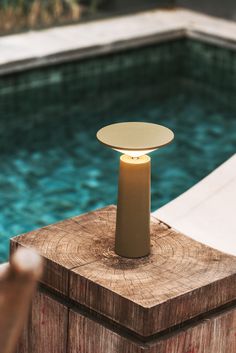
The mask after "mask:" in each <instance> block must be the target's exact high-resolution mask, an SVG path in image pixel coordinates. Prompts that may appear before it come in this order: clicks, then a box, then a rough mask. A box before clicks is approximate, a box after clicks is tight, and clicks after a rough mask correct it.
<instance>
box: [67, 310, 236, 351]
mask: <svg viewBox="0 0 236 353" xmlns="http://www.w3.org/2000/svg"><path fill="white" fill-rule="evenodd" d="M69 318H70V319H69V333H68V353H94V352H96V353H235V352H236V308H234V309H233V310H230V311H226V312H224V313H222V314H218V315H215V316H212V317H210V318H207V319H204V320H201V321H200V322H199V323H195V324H194V325H191V326H189V327H188V328H185V329H184V330H182V331H179V332H178V333H172V334H169V335H166V337H164V338H159V339H156V340H153V341H152V342H150V343H144V344H140V343H139V344H138V343H137V342H134V341H132V340H129V339H128V338H126V337H123V336H121V335H118V334H117V333H114V332H112V331H111V330H109V329H108V328H106V327H104V326H101V325H99V324H98V323H96V322H94V321H92V320H90V319H88V318H87V317H84V316H82V315H80V314H78V313H75V312H73V311H70V314H69Z"/></svg>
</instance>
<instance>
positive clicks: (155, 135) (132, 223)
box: [97, 122, 174, 258]
mask: <svg viewBox="0 0 236 353" xmlns="http://www.w3.org/2000/svg"><path fill="white" fill-rule="evenodd" d="M97 138H98V140H99V141H100V142H101V143H103V144H104V145H106V146H108V147H111V148H112V149H114V150H116V151H119V152H121V153H124V154H123V155H122V156H121V157H120V171H119V186H118V204H117V218H116V235H115V252H116V253H117V254H118V255H120V256H124V257H129V258H137V257H142V256H146V255H148V254H149V253H150V185H151V158H150V157H149V156H147V155H146V153H150V152H152V151H154V150H156V149H158V148H161V147H163V146H165V145H167V144H169V143H170V142H171V141H172V140H173V138H174V134H173V132H172V131H171V130H170V129H168V128H166V127H164V126H162V125H158V124H152V123H143V122H127V123H117V124H112V125H108V126H105V127H103V128H102V129H100V130H99V131H98V132H97Z"/></svg>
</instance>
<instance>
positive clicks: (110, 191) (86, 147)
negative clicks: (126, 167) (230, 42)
mask: <svg viewBox="0 0 236 353" xmlns="http://www.w3.org/2000/svg"><path fill="white" fill-rule="evenodd" d="M172 74H173V73H172ZM72 79H73V78H72ZM111 80H112V78H111ZM54 81H55V82H53V87H54V90H53V91H52V86H50V91H49V90H48V86H46V89H45V88H44V87H43V85H42V84H41V85H39V84H38V85H36V84H35V85H34V89H31V90H28V91H26V92H25V89H23V88H22V86H21V89H19V90H18V91H17V93H16V92H15V91H14V92H13V93H11V92H10V93H9V92H7V93H6V91H4V92H3V91H2V92H3V93H4V94H5V95H3V93H2V96H1V95H0V97H1V106H0V107H1V109H0V113H1V119H2V121H4V124H3V123H2V125H1V128H2V131H3V130H4V133H3V135H4V136H5V140H4V143H3V142H2V146H1V147H2V148H1V152H0V154H1V159H0V192H1V197H0V206H1V213H0V240H1V242H0V261H3V260H6V259H7V256H8V246H9V238H10V237H11V236H14V235H17V234H20V233H23V232H26V231H29V230H32V229H35V228H38V227H42V226H45V225H47V224H50V223H53V222H57V221H59V220H61V219H64V218H67V217H71V216H74V215H78V214H80V213H83V212H87V211H90V210H94V209H96V208H99V207H103V206H105V205H108V204H112V203H116V188H117V177H118V165H119V153H117V152H115V151H112V150H110V149H109V148H106V147H104V146H102V145H100V144H99V142H98V141H97V140H96V137H95V135H96V131H97V130H98V129H99V128H101V127H102V126H104V125H106V124H110V123H114V122H119V121H147V122H156V123H159V124H164V125H166V126H168V127H169V128H171V129H172V130H173V131H174V132H175V135H176V138H175V141H174V143H173V144H171V145H169V146H168V147H166V148H163V149H161V150H160V151H156V152H153V153H152V154H151V156H152V210H155V209H157V208H158V207H160V206H162V205H164V204H165V203H167V202H168V201H170V200H172V199H173V198H175V197H177V196H178V195H180V194H181V193H182V192H184V191H185V190H187V189H188V188H189V187H191V186H192V185H194V184H195V183H196V182H198V181H199V180H200V179H202V178H203V177H204V176H206V175H207V174H208V173H209V172H211V171H212V170H213V169H214V168H216V167H217V166H218V165H220V164H221V163H222V162H224V161H225V160H226V159H227V158H229V157H230V156H231V155H232V154H233V153H235V148H236V133H235V131H236V113H235V111H233V110H232V109H226V107H225V106H224V105H223V104H221V103H219V101H218V99H217V97H216V96H214V97H213V96H211V95H206V93H204V95H202V96H201V92H200V91H201V90H200V91H199V89H198V90H197V89H196V87H195V86H194V82H192V83H191V85H190V86H191V89H189V87H190V86H189V84H188V85H184V84H183V83H180V82H177V81H173V82H172V83H171V85H170V86H171V87H170V86H169V87H167V90H166V88H165V90H166V93H165V94H164V95H159V94H158V95H153V94H152V93H153V90H154V88H153V87H156V85H157V83H153V82H152V84H151V85H148V88H147V89H146V88H145V87H141V88H139V91H138V94H137V90H135V89H133V86H132V85H131V86H130V85H127V84H126V85H125V84H124V85H123V86H122V85H121V86H119V87H118V90H117V87H115V88H114V91H115V92H114V94H112V95H111V93H106V92H105V93H104V92H103V95H102V96H99V93H97V94H96V95H95V94H94V93H93V96H91V97H89V96H88V97H87V103H86V105H85V106H83V107H82V108H81V104H78V100H79V93H78V92H77V91H76V94H78V100H77V98H75V97H76V94H75V96H73V95H72V99H70V100H69V102H68V101H67V99H68V96H65V95H64V93H63V92H64V91H63V90H64V88H63V87H64V86H63V85H62V86H61V85H59V86H58V76H56V74H55V72H54ZM159 81H160V80H159ZM72 82H73V81H72ZM173 85H175V87H174V92H173ZM39 86H40V87H39ZM58 87H59V88H58ZM4 89H5V88H4ZM163 91H164V89H163ZM48 92H49V93H50V94H51V95H52V97H53V99H54V98H55V99H54V100H53V99H52V101H53V102H52V105H51V102H48V100H47V99H46V97H47V96H50V94H49V93H48ZM52 92H53V94H52ZM135 92H136V93H135ZM121 93H122V94H121ZM95 96H96V99H95V98H94V97H95ZM120 96H122V97H121V98H120ZM117 97H119V99H118V98H117ZM13 101H14V102H15V110H14V111H13V112H12V111H11V109H12V107H11V102H13ZM29 102H30V104H29ZM9 112H10V113H11V114H10V113H9ZM4 119H5V120H4ZM3 135H2V136H3ZM4 136H3V137H2V138H4Z"/></svg>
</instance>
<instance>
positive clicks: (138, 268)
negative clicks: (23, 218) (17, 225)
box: [12, 206, 236, 337]
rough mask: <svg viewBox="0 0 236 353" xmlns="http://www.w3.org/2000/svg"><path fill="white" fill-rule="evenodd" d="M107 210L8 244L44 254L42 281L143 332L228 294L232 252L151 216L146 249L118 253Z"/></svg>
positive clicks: (235, 276) (233, 291)
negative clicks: (138, 254)
mask: <svg viewBox="0 0 236 353" xmlns="http://www.w3.org/2000/svg"><path fill="white" fill-rule="evenodd" d="M115 217H116V208H115V206H109V207H107V208H104V209H101V210H98V211H95V212H91V213H88V214H85V215H82V216H79V217H74V218H72V219H69V220H66V221H63V222H60V223H57V224H55V225H51V226H48V227H44V228H42V229H40V230H37V231H35V232H31V233H28V234H24V235H21V236H19V237H16V238H14V239H13V240H12V242H13V247H14V243H18V244H20V245H21V246H32V247H35V248H36V249H37V250H38V251H39V252H40V254H41V255H42V256H44V258H45V259H46V262H47V279H46V280H45V279H44V283H46V284H47V285H48V286H50V287H53V288H54V289H56V290H58V291H61V292H63V293H65V294H66V295H67V296H68V297H70V298H72V299H73V300H75V301H76V302H78V303H81V304H83V305H85V306H86V307H88V308H91V309H93V310H95V311H97V312H98V313H100V314H102V315H104V316H106V317H108V318H109V319H111V320H113V321H114V322H117V323H119V324H120V325H122V326H124V327H126V328H128V329H130V330H132V331H134V332H136V333H138V334H139V335H142V336H146V337H147V336H151V335H153V334H155V333H157V332H160V331H162V330H165V329H166V328H169V327H171V326H174V325H176V324H178V323H181V322H183V321H185V320H188V319H190V318H192V317H195V316H197V315H199V314H201V313H204V312H207V311H209V310H211V309H213V308H216V307H218V306H220V305H222V304H225V303H227V302H229V301H232V300H233V299H235V298H236V257H234V256H230V255H227V254H224V253H221V252H219V251H217V250H214V249H212V248H209V247H207V246H205V245H203V244H200V243H198V242H196V241H194V240H192V239H190V238H189V237H187V236H185V235H183V234H181V233H179V232H176V231H174V230H173V229H170V228H168V227H167V226H165V225H164V224H162V223H160V222H159V221H158V220H156V219H152V224H151V244H152V247H151V254H150V256H148V257H145V258H141V259H125V258H121V257H119V256H117V255H116V254H115V253H114V251H113V249H114V229H115ZM134 246H135V244H134ZM52 262H53V264H55V265H53V266H52ZM55 266H56V270H55ZM54 277H55V278H56V280H55V279H54ZM66 286H67V288H66Z"/></svg>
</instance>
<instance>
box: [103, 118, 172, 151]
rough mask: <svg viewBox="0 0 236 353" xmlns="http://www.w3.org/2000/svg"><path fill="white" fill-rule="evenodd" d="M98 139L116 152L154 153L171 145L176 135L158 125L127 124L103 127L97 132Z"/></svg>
mask: <svg viewBox="0 0 236 353" xmlns="http://www.w3.org/2000/svg"><path fill="white" fill-rule="evenodd" d="M97 138H98V140H99V141H100V142H101V143H103V144H104V145H106V146H108V147H111V148H113V149H115V150H120V151H123V150H124V151H140V150H143V151H153V150H155V149H157V148H160V147H163V146H165V145H167V144H169V143H170V142H171V141H172V140H173V139H174V133H173V132H172V131H171V130H170V129H168V128H167V127H165V126H162V125H158V124H153V123H143V122H127V123H117V124H112V125H108V126H105V127H103V128H102V129H100V130H99V131H98V132H97Z"/></svg>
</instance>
